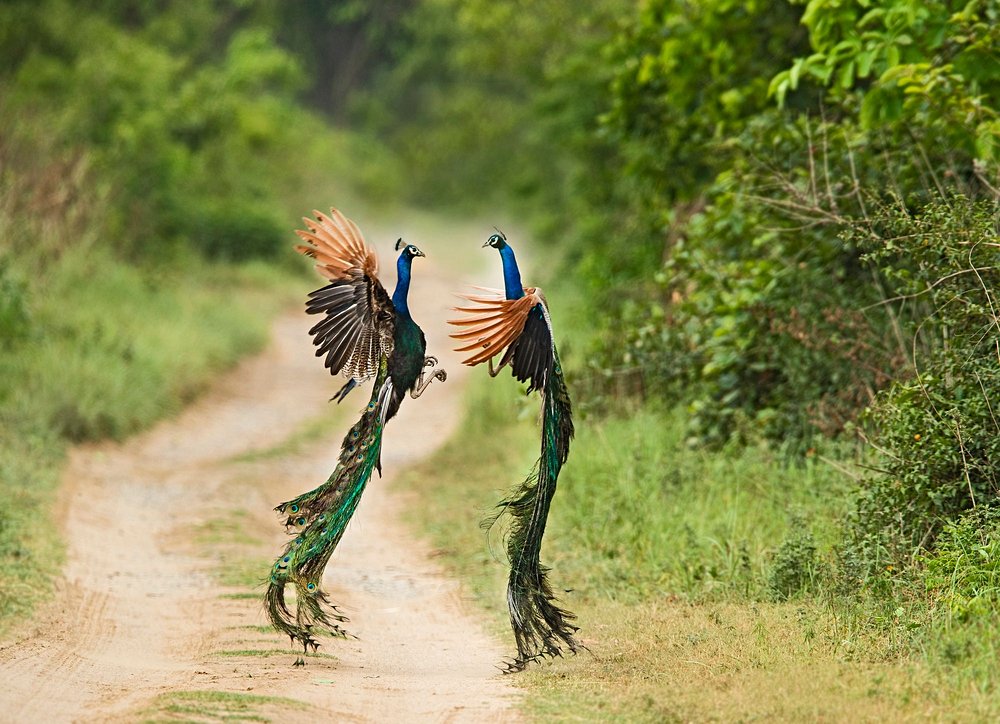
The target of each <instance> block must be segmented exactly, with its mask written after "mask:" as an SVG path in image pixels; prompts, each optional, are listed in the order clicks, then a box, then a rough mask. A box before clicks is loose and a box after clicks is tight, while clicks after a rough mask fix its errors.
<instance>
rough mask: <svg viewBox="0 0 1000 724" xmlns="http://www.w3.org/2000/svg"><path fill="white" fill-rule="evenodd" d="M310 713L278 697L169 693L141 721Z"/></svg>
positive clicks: (238, 718)
mask: <svg viewBox="0 0 1000 724" xmlns="http://www.w3.org/2000/svg"><path fill="white" fill-rule="evenodd" d="M310 710H312V707H310V706H309V705H308V704H304V703H302V702H301V701H295V700H294V699H287V698H285V697H281V696H259V695H257V694H244V693H238V692H231V691H172V692H170V693H167V694H162V695H161V696H159V697H157V699H156V701H154V702H153V705H152V706H151V707H150V708H149V709H147V710H146V711H145V712H143V714H142V716H143V720H144V721H149V722H159V721H209V722H214V721H227V722H231V721H258V722H269V721H283V720H286V719H287V717H288V715H289V712H290V711H291V712H296V713H300V712H307V711H310Z"/></svg>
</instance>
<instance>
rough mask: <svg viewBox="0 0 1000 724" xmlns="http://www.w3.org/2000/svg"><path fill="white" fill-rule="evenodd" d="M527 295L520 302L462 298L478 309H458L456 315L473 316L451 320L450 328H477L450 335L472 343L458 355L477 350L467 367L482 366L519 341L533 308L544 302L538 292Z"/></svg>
mask: <svg viewBox="0 0 1000 724" xmlns="http://www.w3.org/2000/svg"><path fill="white" fill-rule="evenodd" d="M524 291H525V295H524V296H523V297H521V298H520V299H504V298H503V297H482V296H473V295H461V296H462V298H463V299H467V300H468V301H470V302H473V303H474V304H477V305H479V306H475V307H456V308H455V310H456V311H461V312H466V313H467V314H469V315H470V316H469V317H467V318H465V319H455V320H448V323H449V324H453V325H455V326H468V325H476V326H475V327H473V329H468V330H462V331H461V332H455V333H454V334H451V335H450V336H451V337H452V338H454V339H458V340H461V341H463V342H466V341H468V340H472V343H471V344H465V345H463V346H461V347H457V348H456V351H458V352H469V351H472V350H477V352H476V353H475V354H473V355H471V356H469V357H468V358H467V359H465V360H463V362H464V364H467V365H470V366H473V365H477V364H481V363H483V362H485V361H486V360H488V359H490V358H491V357H494V356H496V355H498V354H500V352H501V351H503V349H504V347H506V346H508V345H510V344H511V343H513V342H514V341H515V340H517V338H518V336H520V334H521V332H522V330H523V329H524V323H525V321H527V319H528V314H529V313H530V312H531V309H532V307H534V306H535V305H536V304H538V303H539V302H541V301H542V297H541V295H540V294H539V293H538V290H537V289H534V288H530V289H525V290H524Z"/></svg>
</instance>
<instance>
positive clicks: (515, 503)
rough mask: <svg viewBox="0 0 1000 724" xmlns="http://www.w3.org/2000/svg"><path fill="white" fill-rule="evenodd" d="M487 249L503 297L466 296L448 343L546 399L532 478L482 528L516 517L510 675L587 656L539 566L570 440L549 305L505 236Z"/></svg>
mask: <svg viewBox="0 0 1000 724" xmlns="http://www.w3.org/2000/svg"><path fill="white" fill-rule="evenodd" d="M484 246H492V247H494V248H496V249H498V250H499V252H500V258H501V261H502V264H503V272H504V292H503V295H502V296H501V295H500V294H499V293H497V294H496V295H495V296H482V295H476V296H465V299H467V300H469V301H470V302H472V303H473V304H474V305H475V306H472V307H458V308H457V310H456V311H461V312H465V313H467V314H468V315H469V316H468V317H466V318H463V319H459V320H452V321H451V322H450V323H451V324H454V325H456V326H459V327H462V328H463V329H462V331H460V332H457V333H455V334H452V335H451V336H452V337H454V338H456V339H458V340H461V341H462V342H464V343H465V344H464V345H463V346H461V347H459V348H458V351H459V352H472V354H471V356H470V357H468V358H467V359H466V360H464V362H465V364H468V365H473V366H474V365H478V364H482V363H483V362H488V363H489V370H490V375H492V376H496V375H497V374H499V372H500V371H501V370H502V369H503V368H504V367H506V366H508V365H509V366H510V368H511V373H512V374H513V376H514V377H515V378H516V379H517V380H518V381H520V382H527V384H528V393H529V394H530V393H531V392H533V391H538V392H540V393H541V397H542V425H541V427H542V434H541V451H540V454H539V458H538V461H537V462H536V464H535V466H534V468H533V469H532V471H531V473H530V474H529V475H528V476H527V478H525V480H524V481H523V482H522V483H521V484H520V485H518V486H517V487H516V488H515V489H514V490H513V491H512V493H511V494H510V495H509V496H508V497H506V498H505V499H504V500H502V501H501V502H500V503H499V505H498V509H499V512H498V513H497V515H496V516H494V517H492V518H490V519H488V520H487V521H485V524H486V525H488V526H492V525H493V523H495V522H496V520H497V519H498V518H499V517H500V516H502V515H504V514H508V515H510V517H511V526H510V531H509V533H508V537H507V557H508V560H509V562H510V575H509V577H508V581H507V604H508V609H509V612H510V623H511V629H512V630H513V633H514V640H515V642H516V644H517V656H516V657H515V658H514V659H513V660H512V661H510V662H508V664H507V670H508V671H520V670H522V669H524V668H525V667H526V666H527V665H528V664H529V663H531V662H532V661H538V660H540V659H543V658H545V657H550V658H551V657H555V656H561V655H562V653H563V650H564V648H565V649H569V651H571V652H572V653H576V651H577V650H578V649H580V648H582V644H581V643H580V642H579V641H578V640H577V639H576V637H575V633H576V631H577V630H578V629H577V627H576V626H575V625H573V624H572V623H571V621H572V620H574V619H575V618H576V617H575V615H574V614H572V613H570V612H569V611H567V610H566V609H563V608H561V607H560V606H558V605H557V603H556V597H555V594H554V593H553V590H552V586H551V584H550V583H549V580H548V573H549V569H548V568H546V567H545V566H543V565H542V564H541V550H542V538H543V537H544V535H545V525H546V522H547V520H548V515H549V509H550V508H551V506H552V499H553V497H554V496H555V492H556V483H557V481H558V478H559V472H560V470H561V469H562V466H563V465H564V464H565V463H566V459H567V457H568V456H569V446H570V439H571V438H572V437H573V411H572V404H571V402H570V397H569V391H568V390H567V388H566V383H565V380H564V379H563V373H562V367H561V365H560V363H559V353H558V351H557V350H556V346H555V343H554V341H553V335H552V323H551V319H550V317H549V312H548V306H547V304H546V302H545V297H544V296H543V295H542V293H541V290H539V289H537V288H534V287H524V286H523V285H522V283H521V275H520V270H519V269H518V266H517V260H516V258H515V256H514V251H513V249H512V248H511V247H510V245H509V244H507V239H506V237H504V236H503V234H494V235H493V236H491V237H490V239H489V241H487V242H486V244H485V245H484ZM501 352H502V353H503V354H502V357H501V358H500V363H499V365H498V366H497V367H496V368H494V366H493V358H494V357H495V356H497V355H498V354H501Z"/></svg>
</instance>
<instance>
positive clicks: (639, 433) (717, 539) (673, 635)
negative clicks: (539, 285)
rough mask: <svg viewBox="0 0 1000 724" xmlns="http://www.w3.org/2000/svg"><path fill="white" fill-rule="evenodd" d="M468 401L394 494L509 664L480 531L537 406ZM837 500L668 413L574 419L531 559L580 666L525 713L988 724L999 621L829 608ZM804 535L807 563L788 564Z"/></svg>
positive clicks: (823, 470) (831, 478)
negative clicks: (708, 441) (407, 501)
mask: <svg viewBox="0 0 1000 724" xmlns="http://www.w3.org/2000/svg"><path fill="white" fill-rule="evenodd" d="M470 388H471V389H470V394H469V398H468V407H467V410H466V413H465V422H464V424H463V425H462V427H461V428H460V430H459V432H458V433H457V434H456V436H455V437H454V438H452V439H451V440H450V441H448V443H446V445H445V446H444V447H443V448H441V450H440V451H439V452H438V453H436V454H435V455H434V456H432V458H431V459H429V460H427V461H426V462H424V463H422V464H421V465H419V466H417V467H416V468H414V469H413V470H411V471H409V472H408V473H407V474H406V475H404V476H402V477H401V479H400V482H399V484H400V485H402V486H404V487H406V488H408V489H411V490H415V491H416V492H417V493H418V494H419V495H420V498H421V500H422V501H423V505H421V506H414V508H413V509H412V512H411V514H410V515H411V520H412V522H413V523H414V524H415V525H416V526H418V527H419V528H421V529H422V530H424V531H425V532H426V533H427V535H428V536H429V537H430V538H431V539H432V541H433V543H434V545H435V546H436V548H437V549H438V551H439V553H440V559H441V560H442V561H443V562H444V563H445V565H447V566H448V567H450V568H451V569H452V571H453V572H454V573H455V574H456V575H457V576H458V577H459V578H461V579H462V580H463V581H466V582H467V583H468V586H469V588H470V590H471V591H472V592H473V594H474V596H475V598H476V599H477V600H478V601H479V602H480V604H481V605H482V607H483V609H484V610H485V611H486V613H487V615H488V619H489V622H490V626H491V627H492V628H493V630H495V631H496V632H497V633H498V634H499V635H500V636H502V637H503V639H504V641H505V642H506V646H507V649H508V651H512V650H513V640H512V637H511V634H510V631H509V629H508V627H507V623H506V613H507V612H506V602H505V598H504V581H505V575H506V566H505V565H504V564H503V563H501V562H500V561H498V560H497V558H500V559H501V560H502V556H501V555H500V553H499V552H500V551H502V546H501V545H499V541H498V540H497V533H496V532H494V534H493V536H492V540H491V543H488V542H487V538H486V535H485V534H484V532H483V531H482V530H480V529H479V527H478V522H479V520H481V519H482V517H484V516H485V515H486V514H487V513H488V512H489V510H490V507H491V506H492V505H493V504H494V503H495V502H496V501H497V500H499V498H500V497H501V494H502V491H503V490H504V489H505V488H506V487H507V486H508V485H509V484H512V483H514V482H516V481H517V480H518V479H519V478H520V477H521V476H522V475H524V474H525V472H526V471H527V470H528V468H529V467H530V465H531V463H532V462H533V459H534V456H535V455H536V454H537V452H536V446H537V444H538V431H537V419H536V414H537V405H538V402H537V400H535V399H533V398H532V399H528V400H526V399H525V398H524V397H523V396H522V395H519V394H518V389H519V387H518V386H517V385H516V384H512V382H511V381H510V380H509V379H499V378H498V379H496V380H490V379H488V378H487V377H486V376H485V375H480V376H477V377H476V378H475V379H474V380H473V382H472V384H471V385H470ZM470 450H474V451H476V452H475V455H474V456H470V455H469V451H470ZM849 493H850V487H849V485H848V483H847V482H846V481H845V480H844V478H843V477H842V476H841V475H840V474H839V473H837V472H836V471H835V470H834V469H833V468H831V467H829V466H827V465H826V464H824V463H820V462H816V461H814V460H807V461H806V462H805V464H804V465H802V466H799V467H795V466H792V467H790V466H787V465H785V464H784V463H782V462H781V461H780V460H779V459H776V458H775V457H774V456H772V454H771V453H770V452H769V451H768V450H767V449H764V448H743V449H737V448H732V449H726V450H722V451H715V452H706V451H703V450H694V449H691V448H689V447H688V446H687V445H686V444H685V442H684V418H683V414H681V413H678V412H676V411H670V410H656V409H651V408H649V407H645V408H636V409H633V410H630V411H629V413H628V414H620V415H611V416H603V417H596V416H582V415H580V416H578V424H577V437H576V440H575V442H574V445H573V448H572V451H571V454H570V459H569V462H568V463H567V465H566V467H565V469H564V471H563V474H562V475H561V477H560V480H559V492H558V494H557V496H556V498H555V501H554V504H553V508H552V513H551V515H550V519H549V527H548V531H547V533H546V539H545V546H544V549H543V554H542V560H543V562H544V563H546V564H548V565H549V566H550V567H551V569H552V571H551V574H550V579H551V581H552V583H553V584H554V586H555V587H556V589H557V590H558V589H572V590H570V591H568V592H566V593H564V594H562V596H561V598H562V601H563V603H564V604H565V605H566V606H567V607H568V608H569V609H570V610H572V611H574V612H575V613H577V614H578V616H579V620H578V623H579V624H580V625H581V632H580V634H581V636H582V638H583V640H584V641H585V642H586V643H587V644H588V646H589V647H590V648H591V653H581V654H580V655H578V656H576V657H572V658H570V659H567V660H565V661H557V662H555V663H553V664H551V665H544V666H540V667H535V668H532V669H529V671H527V672H525V673H524V674H522V675H519V677H518V683H519V684H521V685H523V686H525V687H526V688H528V689H529V691H530V693H529V695H528V696H526V697H524V699H523V701H525V702H526V703H527V706H528V707H529V708H528V711H527V712H526V713H527V714H528V716H529V717H530V718H532V719H536V720H540V721H550V720H564V721H608V720H621V721H639V722H641V721H650V722H653V721H656V722H660V721H692V720H693V721H704V720H709V721H714V720H719V721H731V720H741V721H742V720H754V719H757V720H778V721H799V720H816V719H820V720H891V719H895V720H899V719H903V720H914V719H932V720H940V719H947V720H956V721H977V720H984V719H989V718H991V714H992V713H995V711H997V710H998V705H1000V700H998V692H997V687H996V684H995V682H996V674H995V665H994V664H995V658H993V659H990V656H991V655H992V654H995V650H994V649H995V646H994V645H993V644H992V642H993V641H995V640H997V638H998V634H1000V631H998V630H997V628H998V626H997V624H996V623H995V619H996V617H995V616H994V617H992V618H978V619H975V621H974V622H973V623H971V624H970V623H968V622H967V623H962V622H954V623H953V624H952V625H951V627H950V630H948V629H947V628H946V627H942V626H940V625H933V624H934V620H932V619H928V618H927V611H926V608H927V603H926V597H922V598H921V597H919V596H918V597H916V598H914V600H913V601H912V602H911V603H910V604H906V606H905V607H900V606H899V605H898V604H896V603H894V604H892V608H890V609H889V610H888V611H885V608H886V605H887V604H886V602H885V601H884V600H883V601H879V602H878V606H881V609H880V608H878V606H876V605H875V603H872V602H867V601H865V600H864V599H847V600H844V599H837V598H835V597H833V594H832V593H830V591H831V589H832V587H831V586H829V585H824V583H825V582H824V581H823V578H824V576H827V575H828V573H829V571H830V570H831V567H832V566H833V564H834V563H835V561H834V560H833V559H832V556H833V552H832V551H833V550H834V548H835V544H836V543H837V541H838V532H839V528H838V523H839V521H840V520H841V519H842V516H843V515H844V513H845V511H846V506H847V502H846V501H848V500H849V499H850V495H849ZM806 536H808V539H809V540H810V541H812V548H807V550H811V551H813V553H812V554H811V556H810V557H809V559H808V560H799V559H797V558H795V556H793V555H789V554H788V552H789V551H793V552H794V551H795V550H799V549H797V548H796V547H795V545H793V544H796V543H797V542H798V543H801V541H802V540H803V539H804V537H806ZM490 548H493V549H495V550H496V551H497V552H498V553H497V556H494V555H492V554H491V552H490ZM783 556H785V557H784V558H783ZM796 567H798V568H800V569H808V571H807V573H808V574H809V575H804V576H803V577H802V578H801V579H800V580H799V583H800V584H801V586H800V587H793V588H792V590H790V591H786V592H785V595H787V598H788V600H787V601H783V600H778V599H782V598H784V597H785V596H784V595H777V594H776V591H775V577H776V571H785V572H786V573H787V571H788V570H792V571H795V570H796ZM810 575H811V576H813V577H814V578H815V579H817V580H811V579H810V577H809V576H810ZM921 607H923V608H921ZM921 611H923V613H921ZM921 615H923V618H920V616H921ZM879 617H881V619H880V618H879ZM914 621H916V622H917V623H914ZM949 652H950V653H949ZM949 656H950V657H951V658H949Z"/></svg>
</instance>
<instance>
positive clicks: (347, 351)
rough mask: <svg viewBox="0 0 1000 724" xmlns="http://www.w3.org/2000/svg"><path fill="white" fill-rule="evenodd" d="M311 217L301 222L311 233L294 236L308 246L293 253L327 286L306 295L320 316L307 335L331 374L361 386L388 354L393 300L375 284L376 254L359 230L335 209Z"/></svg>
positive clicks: (308, 305)
mask: <svg viewBox="0 0 1000 724" xmlns="http://www.w3.org/2000/svg"><path fill="white" fill-rule="evenodd" d="M313 214H314V215H315V216H316V218H315V220H313V219H308V218H306V219H303V221H305V223H306V226H307V227H308V228H309V230H308V231H305V230H301V229H299V230H296V232H295V233H296V234H298V236H299V238H301V239H302V240H303V241H305V242H306V244H299V245H298V246H296V247H295V248H296V250H297V251H299V252H301V253H303V254H305V255H306V256H309V257H312V258H313V259H315V260H316V267H317V269H319V272H320V273H321V274H322V275H323V276H325V277H326V278H327V279H329V280H330V284H328V285H327V286H325V287H323V288H322V289H317V290H316V291H314V292H312V293H311V294H310V295H309V301H308V302H307V303H306V311H307V312H308V313H309V314H321V315H323V317H322V319H320V321H319V322H317V323H316V324H315V325H313V327H312V329H310V330H309V334H310V335H312V338H313V344H315V345H316V348H317V349H316V355H317V356H318V357H325V361H324V365H325V366H326V367H327V368H329V370H330V372H331V374H338V373H340V374H343V375H345V376H347V377H353V378H355V379H356V380H357V381H358V382H363V381H365V380H366V379H369V378H371V377H373V376H374V375H375V374H376V372H377V371H378V368H379V364H380V361H381V358H382V357H386V356H388V355H389V354H391V352H392V349H391V348H392V333H391V328H392V317H391V315H392V311H393V307H392V301H391V300H390V299H389V295H388V294H387V293H386V291H385V289H384V288H383V286H382V284H381V282H379V280H378V257H377V256H376V254H375V250H374V249H373V248H372V247H370V246H369V245H368V244H367V243H366V242H365V238H364V236H363V235H362V234H361V230H360V229H358V227H357V225H356V224H355V223H354V222H353V221H351V220H350V219H348V218H347V217H346V216H344V215H343V214H342V213H340V212H339V211H338V210H337V209H330V214H329V215H326V214H323V213H322V212H319V211H314V212H313Z"/></svg>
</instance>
